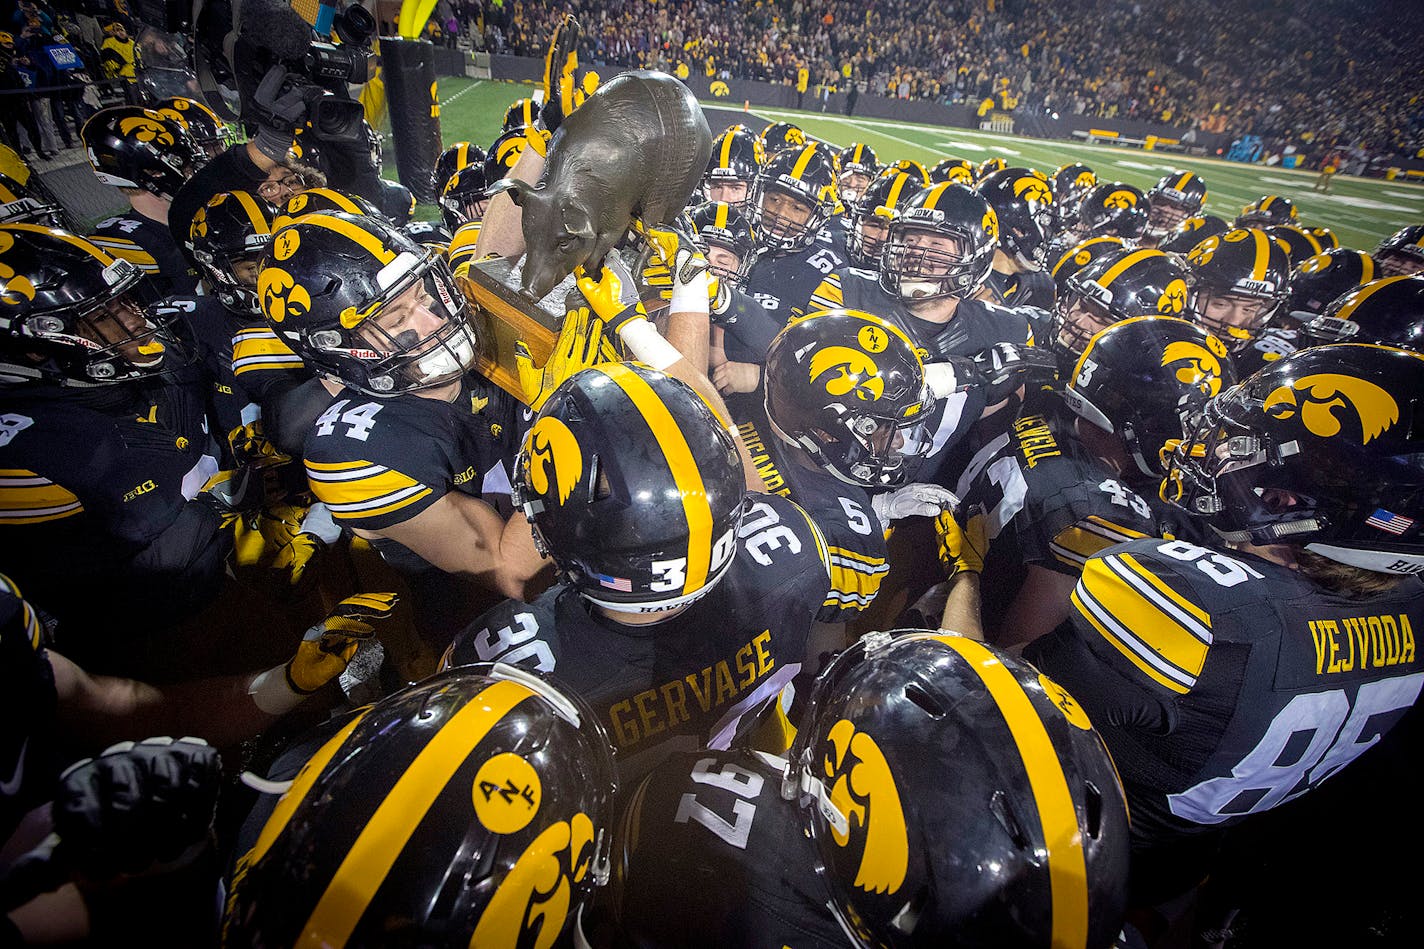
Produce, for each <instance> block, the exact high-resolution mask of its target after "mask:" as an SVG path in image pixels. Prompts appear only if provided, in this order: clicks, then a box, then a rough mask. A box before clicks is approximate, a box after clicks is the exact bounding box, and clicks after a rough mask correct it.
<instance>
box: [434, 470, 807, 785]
mask: <svg viewBox="0 0 1424 949" xmlns="http://www.w3.org/2000/svg"><path fill="white" fill-rule="evenodd" d="M745 503H746V510H745V513H744V515H743V518H742V524H741V527H740V528H739V529H738V539H739V545H738V548H737V552H736V554H735V556H734V558H733V560H732V565H731V566H730V567H729V568H728V569H727V572H726V574H724V575H723V577H722V579H721V581H720V582H718V583H717V585H716V586H715V587H713V588H712V590H710V591H709V592H708V593H707V595H706V596H704V597H702V598H701V599H699V600H697V601H696V602H694V603H692V604H691V605H689V606H688V607H687V608H686V609H684V610H682V611H681V612H678V613H675V614H673V615H672V616H669V617H668V618H667V619H665V620H663V621H662V622H660V623H657V624H656V625H652V626H625V625H623V624H621V623H616V622H614V621H613V620H611V619H609V618H607V617H606V616H603V615H602V614H600V613H598V612H597V611H595V610H594V609H593V608H592V607H591V606H590V604H589V603H588V601H587V600H585V599H584V598H583V597H582V596H580V595H579V593H578V591H577V590H575V589H573V588H572V587H569V586H567V585H566V584H562V583H560V584H557V585H555V586H554V587H552V588H550V589H549V590H548V591H547V592H545V593H544V594H543V595H542V596H540V597H539V598H538V599H536V600H535V601H534V602H533V603H522V602H519V601H517V600H507V601H506V602H504V603H502V604H500V605H499V606H497V607H495V608H494V609H493V610H491V611H490V612H488V613H486V614H485V615H484V616H482V617H480V618H479V619H478V620H476V621H475V622H474V623H471V624H470V625H469V626H468V627H467V628H466V629H465V630H464V632H462V633H461V634H460V635H459V636H458V637H457V638H456V640H455V642H454V644H453V645H452V646H451V647H450V649H449V650H447V653H446V657H445V659H444V662H443V664H444V665H446V666H457V665H462V664H466V663H471V662H493V661H495V660H499V661H501V662H509V663H518V664H521V665H525V666H529V667H532V668H534V669H538V670H541V671H544V672H553V673H555V674H556V675H557V676H558V677H559V679H560V681H561V682H563V683H565V684H566V685H567V686H568V687H569V688H571V689H572V690H573V691H575V692H577V693H579V694H580V695H582V696H583V697H584V698H585V699H587V700H588V702H589V704H590V705H592V706H593V708H594V710H595V711H596V712H597V713H598V716H599V719H600V720H601V721H602V722H603V724H604V726H605V727H606V728H607V729H608V734H609V737H610V738H611V739H612V740H613V743H614V746H615V748H616V749H617V752H618V756H617V757H618V768H619V774H620V776H621V777H622V780H623V781H624V782H625V783H626V782H630V781H632V780H635V779H636V778H637V777H641V776H642V774H643V773H644V772H645V771H646V770H647V769H648V768H650V767H652V766H653V765H654V764H656V763H657V762H658V761H659V760H661V759H662V757H664V756H666V755H667V754H669V753H671V752H674V751H678V750H688V749H692V748H698V747H703V746H711V747H715V748H726V747H728V745H729V744H730V742H731V740H732V738H733V737H734V735H735V734H736V733H737V730H738V725H739V723H741V722H742V721H743V719H745V720H746V722H748V723H750V722H751V721H752V719H754V718H755V716H756V713H757V712H759V711H761V710H762V709H763V708H765V707H767V706H768V705H769V704H770V703H772V702H773V701H775V700H776V697H777V696H778V695H779V694H780V693H781V691H782V689H783V688H785V686H787V685H789V684H790V683H791V681H792V680H793V679H794V678H796V676H797V674H798V673H800V672H801V670H802V666H803V662H804V661H805V659H806V652H807V643H808V636H809V633H810V630H811V625H812V623H813V622H814V621H815V620H816V619H817V618H818V617H819V616H821V615H822V612H823V610H825V609H826V608H827V607H826V603H827V599H828V595H829V592H830V580H829V576H830V565H829V557H828V554H827V553H826V548H825V542H824V541H823V540H822V539H821V535H820V531H818V530H817V529H816V527H815V525H814V524H813V523H812V522H811V520H810V518H809V517H808V516H807V515H806V512H805V511H803V510H802V509H801V508H800V507H798V506H797V505H796V504H794V503H793V502H791V501H789V500H787V499H786V498H783V497H780V496H777V495H770V494H748V495H747V500H746V502H745ZM814 671H815V670H808V673H807V674H808V675H809V674H810V673H812V672H814Z"/></svg>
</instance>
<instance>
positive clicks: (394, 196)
mask: <svg viewBox="0 0 1424 949" xmlns="http://www.w3.org/2000/svg"><path fill="white" fill-rule="evenodd" d="M415 203H416V202H415V195H414V194H412V193H411V190H410V189H409V188H407V187H406V186H405V185H403V184H401V183H400V182H399V181H392V180H391V179H389V178H382V179H381V201H380V209H381V216H382V217H383V218H385V219H386V220H387V221H390V222H391V223H392V224H394V225H395V226H396V227H405V226H406V225H407V224H409V223H410V222H411V219H412V218H414V217H415Z"/></svg>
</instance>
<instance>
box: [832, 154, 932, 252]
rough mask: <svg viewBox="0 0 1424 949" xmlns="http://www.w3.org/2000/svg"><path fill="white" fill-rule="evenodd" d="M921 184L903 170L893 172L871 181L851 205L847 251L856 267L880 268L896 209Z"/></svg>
mask: <svg viewBox="0 0 1424 949" xmlns="http://www.w3.org/2000/svg"><path fill="white" fill-rule="evenodd" d="M922 187H923V186H922V185H921V184H920V182H919V180H918V179H916V178H914V177H912V176H910V175H907V174H904V173H903V172H898V171H897V172H892V173H891V174H888V175H881V176H880V177H879V178H876V179H875V180H874V181H872V182H871V183H870V187H869V188H866V189H865V193H864V194H863V195H861V196H860V200H858V201H857V202H856V203H855V204H854V205H852V206H851V208H850V234H849V236H848V237H847V238H846V250H847V251H848V252H849V253H850V258H851V260H852V261H854V262H855V265H856V266H857V267H864V268H866V269H867V270H878V269H879V268H880V250H881V248H882V247H883V246H884V245H885V238H886V236H887V235H889V233H890V223H891V222H892V221H893V220H894V219H895V211H896V210H897V209H898V208H899V207H900V204H901V202H903V201H908V200H909V199H910V198H911V196H913V195H914V194H916V193H917V192H919V191H920V190H921V188H922Z"/></svg>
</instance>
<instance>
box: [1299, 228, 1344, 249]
mask: <svg viewBox="0 0 1424 949" xmlns="http://www.w3.org/2000/svg"><path fill="white" fill-rule="evenodd" d="M1302 229H1303V230H1304V231H1305V233H1307V234H1309V235H1310V236H1311V237H1313V238H1315V240H1316V243H1318V244H1319V245H1320V249H1321V250H1334V249H1335V248H1336V247H1339V246H1340V238H1339V236H1338V235H1336V233H1335V232H1334V231H1332V230H1330V228H1328V227H1304V226H1302Z"/></svg>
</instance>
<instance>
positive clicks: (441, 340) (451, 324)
mask: <svg viewBox="0 0 1424 949" xmlns="http://www.w3.org/2000/svg"><path fill="white" fill-rule="evenodd" d="M376 282H377V284H378V285H379V286H381V287H382V288H383V290H382V292H381V294H380V295H379V296H377V297H376V299H374V300H372V301H371V302H370V303H368V304H367V305H366V306H365V307H364V308H363V309H362V310H361V311H359V312H356V313H354V314H352V316H353V317H354V320H353V321H352V324H351V326H350V327H347V328H345V329H344V330H343V331H340V332H338V331H336V330H318V331H316V332H313V333H312V334H311V336H310V339H309V342H310V344H311V345H312V346H313V348H315V349H317V350H326V351H329V352H333V353H341V354H342V355H345V356H348V357H353V358H356V359H359V360H361V361H362V363H363V365H364V368H365V375H366V381H365V384H364V385H358V386H356V387H357V388H360V389H361V390H362V391H367V392H370V393H371V394H373V395H378V396H385V395H391V394H393V393H396V392H411V391H416V390H420V389H429V388H433V387H436V386H442V385H446V384H447V383H450V382H454V381H455V380H457V379H459V378H460V377H461V376H462V375H463V374H464V373H465V371H466V370H467V369H469V368H470V367H471V366H473V365H474V363H475V359H476V358H477V356H478V355H479V338H478V336H477V334H476V332H475V328H474V326H473V325H472V324H471V322H470V312H469V305H468V303H467V302H466V301H465V298H464V295H463V294H462V293H461V292H460V290H459V288H458V287H456V286H455V282H454V278H453V277H451V275H450V271H449V267H448V266H447V265H446V264H445V262H444V259H443V258H441V256H440V255H439V253H438V252H436V251H434V250H428V251H427V252H426V253H425V255H424V256H423V257H417V256H416V255H414V254H412V253H410V252H409V251H406V252H402V253H400V254H398V255H397V256H396V258H395V259H394V260H393V261H391V263H389V264H387V265H386V266H385V267H384V268H382V269H381V271H380V272H379V273H378V274H377V275H376ZM344 321H345V319H344V318H343V322H344ZM436 321H438V323H436ZM432 323H435V324H436V325H434V327H433V328H432V325H431V324H432ZM346 381H348V382H350V381H351V380H346Z"/></svg>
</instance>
